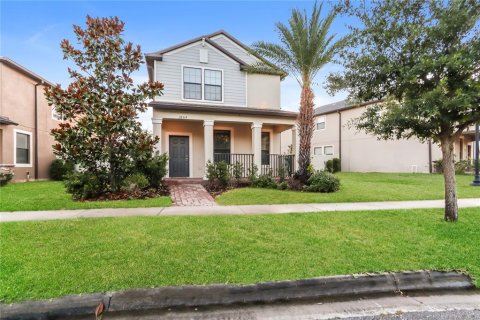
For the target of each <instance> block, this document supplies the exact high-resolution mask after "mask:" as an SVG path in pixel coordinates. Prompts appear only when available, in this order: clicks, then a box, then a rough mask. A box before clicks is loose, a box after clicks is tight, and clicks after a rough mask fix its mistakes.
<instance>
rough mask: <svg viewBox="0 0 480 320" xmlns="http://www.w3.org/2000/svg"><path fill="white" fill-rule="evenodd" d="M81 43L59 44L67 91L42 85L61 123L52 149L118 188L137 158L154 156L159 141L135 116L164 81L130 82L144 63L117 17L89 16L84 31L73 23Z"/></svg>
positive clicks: (111, 188) (107, 187) (112, 188)
mask: <svg viewBox="0 0 480 320" xmlns="http://www.w3.org/2000/svg"><path fill="white" fill-rule="evenodd" d="M73 29H74V32H75V35H76V38H77V41H78V44H80V45H81V48H80V49H77V48H75V47H73V46H72V45H71V44H70V42H69V41H68V40H63V41H62V42H61V45H60V46H61V48H62V50H63V54H64V59H69V60H72V61H73V62H74V63H75V64H76V66H77V68H76V70H74V69H70V68H69V69H68V72H69V74H70V77H71V78H72V80H73V81H72V83H70V85H69V86H68V88H67V89H62V88H61V87H60V86H56V87H53V88H48V87H47V88H46V90H45V95H46V97H47V101H48V102H49V104H50V105H54V106H55V108H56V110H57V112H59V113H61V114H62V115H63V116H64V118H65V120H66V121H65V122H64V123H62V124H60V125H59V128H57V129H53V130H52V135H53V137H54V138H55V140H56V142H57V144H55V145H54V146H53V148H54V153H55V154H56V155H58V156H60V157H61V158H62V159H64V160H66V161H69V162H71V163H74V164H78V165H79V166H80V168H82V169H83V170H85V172H87V173H89V174H92V175H95V176H96V177H97V178H98V179H99V181H100V184H101V185H102V188H103V190H104V191H118V189H119V188H120V185H121V181H122V180H123V179H124V178H125V177H126V176H127V175H128V174H129V173H130V171H131V169H132V168H133V167H134V164H135V162H136V161H138V160H141V159H144V158H148V157H150V156H151V155H152V150H153V146H154V144H155V143H156V142H157V140H156V139H155V138H153V137H152V136H151V135H150V134H149V133H147V132H146V131H143V130H142V128H141V125H140V123H139V121H138V119H137V115H138V113H139V112H144V111H145V110H146V108H147V103H146V100H147V99H152V98H153V97H155V96H158V95H160V94H161V93H162V89H163V84H161V83H159V82H155V83H151V82H150V83H143V84H140V85H134V84H133V80H132V78H131V74H132V72H134V71H136V70H138V69H139V68H140V65H141V64H142V63H143V57H142V53H141V51H140V46H136V47H134V46H133V44H132V43H131V42H128V43H125V41H124V40H123V39H122V33H123V30H124V23H123V22H122V21H120V20H119V19H118V18H117V17H114V18H91V17H89V16H87V21H86V29H82V28H81V27H80V26H77V25H75V26H74V28H73Z"/></svg>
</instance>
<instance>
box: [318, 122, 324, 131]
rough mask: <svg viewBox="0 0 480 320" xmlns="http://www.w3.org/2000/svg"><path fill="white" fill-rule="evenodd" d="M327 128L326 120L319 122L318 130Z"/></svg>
mask: <svg viewBox="0 0 480 320" xmlns="http://www.w3.org/2000/svg"><path fill="white" fill-rule="evenodd" d="M321 129H325V122H319V123H317V130H321Z"/></svg>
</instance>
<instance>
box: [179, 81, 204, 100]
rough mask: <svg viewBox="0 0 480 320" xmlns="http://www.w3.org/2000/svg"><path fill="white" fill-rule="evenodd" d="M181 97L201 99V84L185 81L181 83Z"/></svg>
mask: <svg viewBox="0 0 480 320" xmlns="http://www.w3.org/2000/svg"><path fill="white" fill-rule="evenodd" d="M183 91H184V93H183V97H184V98H185V99H197V100H201V99H202V85H201V84H192V83H185V84H184V85H183Z"/></svg>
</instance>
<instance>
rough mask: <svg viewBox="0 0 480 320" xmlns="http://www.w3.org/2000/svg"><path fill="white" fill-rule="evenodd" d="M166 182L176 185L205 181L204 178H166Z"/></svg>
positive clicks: (202, 182) (169, 184)
mask: <svg viewBox="0 0 480 320" xmlns="http://www.w3.org/2000/svg"><path fill="white" fill-rule="evenodd" d="M165 183H166V184H167V185H168V186H174V185H179V184H201V185H203V184H204V183H205V180H203V179H202V178H165Z"/></svg>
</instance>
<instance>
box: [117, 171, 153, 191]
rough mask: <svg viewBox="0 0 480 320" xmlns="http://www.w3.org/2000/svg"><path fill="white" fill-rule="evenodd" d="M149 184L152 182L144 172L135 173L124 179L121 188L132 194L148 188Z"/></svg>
mask: <svg viewBox="0 0 480 320" xmlns="http://www.w3.org/2000/svg"><path fill="white" fill-rule="evenodd" d="M149 185H150V182H149V181H148V179H147V177H145V175H143V174H142V173H134V174H132V175H129V176H128V177H126V178H125V180H123V182H122V187H121V190H122V191H123V192H126V193H129V194H132V193H137V192H139V191H141V190H143V189H145V188H147V187H148V186H149Z"/></svg>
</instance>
